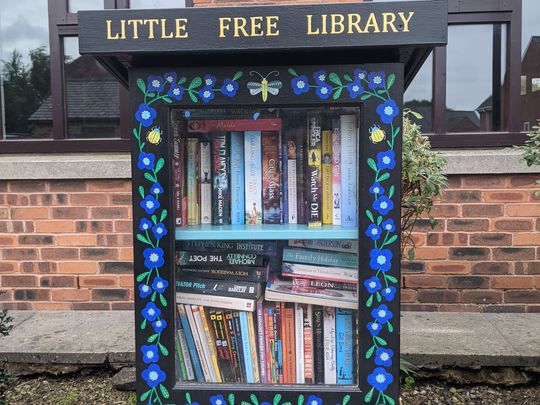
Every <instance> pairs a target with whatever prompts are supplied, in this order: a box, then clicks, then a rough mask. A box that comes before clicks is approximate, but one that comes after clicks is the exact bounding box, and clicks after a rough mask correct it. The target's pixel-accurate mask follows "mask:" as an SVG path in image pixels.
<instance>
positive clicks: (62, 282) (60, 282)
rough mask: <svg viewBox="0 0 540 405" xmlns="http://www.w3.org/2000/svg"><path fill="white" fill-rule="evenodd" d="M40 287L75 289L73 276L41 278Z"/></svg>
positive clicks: (75, 283)
mask: <svg viewBox="0 0 540 405" xmlns="http://www.w3.org/2000/svg"><path fill="white" fill-rule="evenodd" d="M39 285H40V286H41V287H54V288H57V287H64V288H65V287H77V277H75V276H42V277H40V279H39Z"/></svg>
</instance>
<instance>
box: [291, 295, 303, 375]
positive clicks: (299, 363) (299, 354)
mask: <svg viewBox="0 0 540 405" xmlns="http://www.w3.org/2000/svg"><path fill="white" fill-rule="evenodd" d="M294 347H295V356H296V383H298V384H304V383H305V382H306V381H305V376H304V369H305V365H304V305H303V304H298V303H296V304H294Z"/></svg>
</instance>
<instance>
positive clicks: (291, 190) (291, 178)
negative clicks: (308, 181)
mask: <svg viewBox="0 0 540 405" xmlns="http://www.w3.org/2000/svg"><path fill="white" fill-rule="evenodd" d="M286 142H287V144H286V145H285V150H286V152H287V153H286V155H285V156H286V159H287V185H286V189H287V213H288V218H287V219H288V222H289V224H296V223H298V189H297V170H296V165H297V154H296V153H297V152H296V137H295V136H290V137H289V138H288V139H287V140H286ZM284 187H285V186H284Z"/></svg>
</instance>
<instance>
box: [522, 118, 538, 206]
mask: <svg viewBox="0 0 540 405" xmlns="http://www.w3.org/2000/svg"><path fill="white" fill-rule="evenodd" d="M532 129H533V130H532V131H531V132H529V133H528V134H527V137H528V139H527V140H526V141H525V143H524V144H523V145H522V146H518V147H517V148H518V149H521V150H522V151H523V160H525V162H527V166H533V165H534V166H540V126H538V125H536V126H534V127H533V128H532ZM536 184H538V185H540V180H536ZM535 195H537V196H540V191H537V192H536V193H535Z"/></svg>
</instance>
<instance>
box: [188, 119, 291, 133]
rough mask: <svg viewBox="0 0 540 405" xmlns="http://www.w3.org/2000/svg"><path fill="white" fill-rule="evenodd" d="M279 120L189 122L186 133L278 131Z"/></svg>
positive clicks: (279, 128) (209, 120) (279, 127)
mask: <svg viewBox="0 0 540 405" xmlns="http://www.w3.org/2000/svg"><path fill="white" fill-rule="evenodd" d="M280 130H281V118H259V119H257V120H254V119H231V120H228V119H219V120H212V119H208V120H190V121H189V123H188V132H198V133H209V132H215V131H280Z"/></svg>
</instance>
